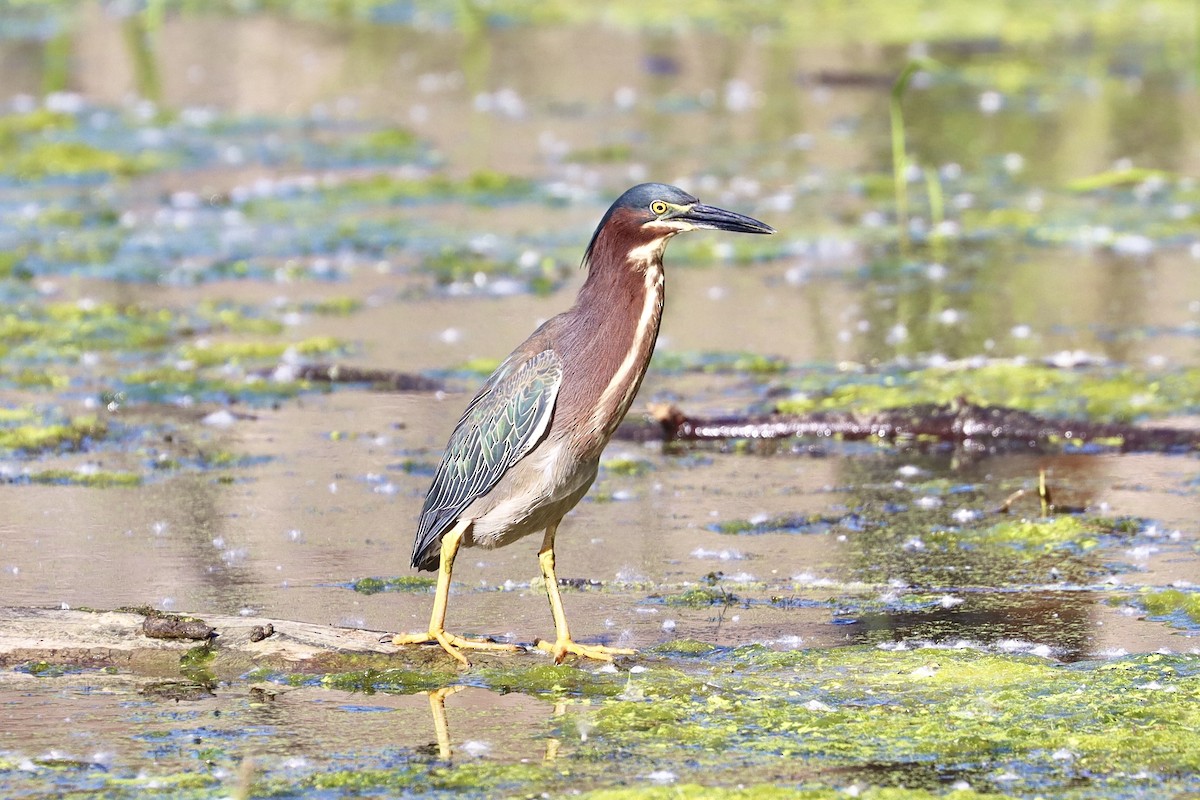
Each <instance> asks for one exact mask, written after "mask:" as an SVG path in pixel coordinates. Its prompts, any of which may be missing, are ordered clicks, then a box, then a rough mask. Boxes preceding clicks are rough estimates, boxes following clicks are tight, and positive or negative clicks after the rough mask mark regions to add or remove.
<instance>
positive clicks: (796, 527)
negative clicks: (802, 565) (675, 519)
mask: <svg viewBox="0 0 1200 800" xmlns="http://www.w3.org/2000/svg"><path fill="white" fill-rule="evenodd" d="M839 522H840V520H839V519H838V518H831V517H827V516H825V515H823V514H808V515H805V516H781V517H763V518H758V517H755V518H753V519H730V520H724V521H722V522H713V523H711V524H709V525H708V529H709V530H710V531H715V532H716V533H723V534H726V535H733V536H737V535H743V534H756V533H824V532H826V531H828V530H829V529H830V528H831V527H832V526H834V525H837V524H838V523H839Z"/></svg>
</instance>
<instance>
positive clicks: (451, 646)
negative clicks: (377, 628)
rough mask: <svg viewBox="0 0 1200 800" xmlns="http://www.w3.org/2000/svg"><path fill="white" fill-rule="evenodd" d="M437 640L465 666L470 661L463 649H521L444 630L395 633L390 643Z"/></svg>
mask: <svg viewBox="0 0 1200 800" xmlns="http://www.w3.org/2000/svg"><path fill="white" fill-rule="evenodd" d="M433 642H437V643H438V644H440V645H441V646H442V649H443V650H445V651H446V652H447V653H449V654H450V655H451V656H452V657H453V658H454V660H455V661H457V662H458V663H460V664H462V665H463V666H465V667H469V666H471V662H470V661H468V660H467V657H466V656H465V655H463V653H462V651H463V650H502V651H506V652H515V651H518V650H521V649H522V648H520V647H518V646H517V645H515V644H506V643H504V642H488V641H481V640H479V639H464V638H463V637H461V636H455V635H454V634H453V633H447V632H446V631H426V632H425V633H397V634H396V635H395V636H393V637H392V644H394V645H398V646H401V647H402V646H404V645H410V644H432V643H433Z"/></svg>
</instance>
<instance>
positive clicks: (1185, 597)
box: [1138, 589, 1200, 625]
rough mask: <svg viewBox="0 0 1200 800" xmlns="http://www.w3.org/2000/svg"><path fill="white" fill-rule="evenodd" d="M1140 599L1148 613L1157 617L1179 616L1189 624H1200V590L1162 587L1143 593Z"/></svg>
mask: <svg viewBox="0 0 1200 800" xmlns="http://www.w3.org/2000/svg"><path fill="white" fill-rule="evenodd" d="M1138 600H1139V601H1140V602H1141V604H1142V605H1143V606H1145V608H1146V613H1147V614H1150V615H1152V616H1155V617H1173V616H1179V617H1182V618H1183V619H1184V620H1186V621H1187V622H1188V623H1189V624H1192V625H1200V592H1194V591H1193V592H1184V591H1181V590H1179V589H1160V590H1157V591H1148V592H1145V593H1143V594H1142V595H1141V596H1140V597H1139V598H1138Z"/></svg>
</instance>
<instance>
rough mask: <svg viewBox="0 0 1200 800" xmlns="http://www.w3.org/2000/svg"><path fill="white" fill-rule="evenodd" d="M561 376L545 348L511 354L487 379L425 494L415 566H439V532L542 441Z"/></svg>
mask: <svg viewBox="0 0 1200 800" xmlns="http://www.w3.org/2000/svg"><path fill="white" fill-rule="evenodd" d="M562 375H563V370H562V361H560V360H559V358H558V356H557V355H556V354H555V353H554V351H553V350H544V351H542V352H541V353H538V354H537V355H535V356H533V357H532V358H529V359H525V358H524V356H523V355H522V356H516V355H514V356H510V357H509V358H508V360H506V361H505V362H504V363H503V364H501V365H500V367H499V368H498V369H497V370H496V371H495V372H494V373H492V376H491V377H490V378H488V379H487V382H486V383H484V385H483V388H481V389H480V390H479V393H478V394H477V395H475V399H473V400H472V401H471V403H470V404H469V405H468V406H467V410H466V411H465V412H464V413H463V417H462V419H461V420H459V422H458V425H457V426H456V427H455V428H454V433H452V434H451V435H450V441H449V442H448V443H447V444H446V452H445V453H444V454H443V455H442V463H441V465H440V466H439V467H438V471H437V474H436V475H434V478H433V485H432V486H431V487H430V488H429V495H428V496H427V497H426V498H425V506H424V508H422V509H421V521H420V522H419V523H418V525H417V536H416V540H415V541H414V542H413V556H412V565H413V566H414V567H417V568H418V569H430V570H432V569H437V565H438V552H439V550H440V543H441V538H442V535H443V534H444V533H446V531H448V530H450V528H451V527H453V525H454V524H455V523H456V522H457V521H458V518H459V517H460V516H461V514H462V512H463V511H464V510H465V509H466V507H467V506H469V505H470V504H471V503H472V502H474V501H475V499H476V498H479V497H482V496H483V495H485V494H487V493H488V492H490V491H491V490H492V487H494V486H495V485H496V484H497V483H498V482H499V481H500V478H501V477H503V476H504V473H506V472H508V470H509V469H510V468H511V467H512V465H513V464H515V463H517V462H518V461H520V460H521V459H522V458H524V457H525V455H526V454H527V453H528V452H529V451H530V450H532V449H533V447H534V445H536V444H537V443H538V442H539V441H541V440H542V437H543V436H545V433H546V428H547V427H548V426H549V424H550V417H551V416H552V415H553V412H554V401H555V399H556V398H557V397H558V387H559V385H560V384H561V383H562Z"/></svg>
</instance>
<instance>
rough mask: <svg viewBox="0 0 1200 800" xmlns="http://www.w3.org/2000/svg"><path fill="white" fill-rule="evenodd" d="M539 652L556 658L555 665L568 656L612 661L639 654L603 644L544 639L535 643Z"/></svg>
mask: <svg viewBox="0 0 1200 800" xmlns="http://www.w3.org/2000/svg"><path fill="white" fill-rule="evenodd" d="M534 644H535V645H537V648H538V649H539V650H545V651H546V652H547V653H549V654H550V655H552V656H554V663H555V664H561V663H562V662H563V659H565V658H566V657H567V656H568V655H573V656H582V657H584V658H594V659H596V660H597V661H612V660H613V656H632V655H635V654H636V653H637V651H636V650H630V649H629V648H627V647H607V646H605V645H602V644H579V643H578V642H576V641H574V640H573V639H556V640H555V641H553V642H547V641H545V640H543V639H538V640H537V641H535V642H534Z"/></svg>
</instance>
